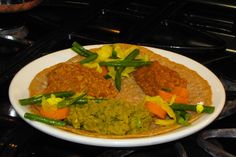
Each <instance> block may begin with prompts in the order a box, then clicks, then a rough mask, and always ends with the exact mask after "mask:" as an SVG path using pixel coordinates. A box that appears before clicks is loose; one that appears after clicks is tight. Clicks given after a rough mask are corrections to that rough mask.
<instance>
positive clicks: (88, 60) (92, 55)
mask: <svg viewBox="0 0 236 157" xmlns="http://www.w3.org/2000/svg"><path fill="white" fill-rule="evenodd" d="M97 57H98V54H96V53H94V54H91V55H90V56H88V57H87V58H85V59H83V60H81V61H80V64H85V63H89V62H92V61H93V60H95V59H96V58H97Z"/></svg>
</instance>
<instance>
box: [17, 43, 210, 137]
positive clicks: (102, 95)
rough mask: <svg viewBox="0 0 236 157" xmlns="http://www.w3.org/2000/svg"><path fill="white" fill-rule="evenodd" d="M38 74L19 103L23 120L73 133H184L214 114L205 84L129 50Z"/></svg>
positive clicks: (108, 49) (114, 47) (143, 51)
mask: <svg viewBox="0 0 236 157" xmlns="http://www.w3.org/2000/svg"><path fill="white" fill-rule="evenodd" d="M71 49H72V50H73V51H74V52H75V53H77V54H78V55H76V56H75V57H73V58H71V59H69V60H68V61H65V62H63V63H59V64H56V65H53V66H51V67H48V68H46V69H44V70H42V71H40V72H39V73H38V74H37V75H36V76H35V77H34V79H33V80H32V81H31V83H30V86H29V93H30V97H29V98H22V99H20V100H19V103H20V104H21V105H24V106H26V107H30V109H31V111H32V113H26V114H25V118H27V119H30V120H35V121H40V122H43V123H46V124H49V125H53V126H55V127H58V128H61V129H63V130H67V131H70V132H73V133H77V134H81V135H87V136H94V137H104V138H134V137H145V136H153V135H158V134H162V133H165V132H169V131H171V130H174V129H177V128H179V127H186V126H188V125H191V123H192V122H193V121H194V120H196V119H198V118H199V117H200V116H201V115H202V114H203V113H208V114H210V113H212V112H214V106H212V91H211V87H210V86H209V84H208V82H207V81H206V80H204V79H203V78H202V77H201V76H200V75H199V74H198V73H197V72H195V71H193V70H191V69H189V68H188V67H186V66H185V65H181V64H178V63H175V62H174V61H171V60H169V59H168V58H166V57H163V56H161V55H159V54H156V53H154V52H152V51H150V50H149V49H147V48H145V47H142V46H137V45H131V44H121V43H116V44H106V45H103V46H101V47H99V48H95V49H91V50H87V49H85V48H84V47H82V46H81V45H80V44H78V43H77V42H74V43H73V44H72V48H71Z"/></svg>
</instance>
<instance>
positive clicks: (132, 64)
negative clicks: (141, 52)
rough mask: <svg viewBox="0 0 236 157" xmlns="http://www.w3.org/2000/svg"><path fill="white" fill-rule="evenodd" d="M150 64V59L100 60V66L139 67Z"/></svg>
mask: <svg viewBox="0 0 236 157" xmlns="http://www.w3.org/2000/svg"><path fill="white" fill-rule="evenodd" d="M150 64H152V62H151V61H141V60H122V61H110V62H100V63H99V65H100V66H115V67H140V66H146V65H150Z"/></svg>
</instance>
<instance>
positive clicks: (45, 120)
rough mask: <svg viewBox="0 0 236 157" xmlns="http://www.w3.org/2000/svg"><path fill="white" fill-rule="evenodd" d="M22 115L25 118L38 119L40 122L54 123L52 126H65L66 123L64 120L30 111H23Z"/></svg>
mask: <svg viewBox="0 0 236 157" xmlns="http://www.w3.org/2000/svg"><path fill="white" fill-rule="evenodd" d="M24 117H25V118H26V119H30V120H33V121H38V122H42V123H45V124H49V125H54V126H65V125H66V122H64V121H60V120H55V119H51V118H46V117H42V116H40V115H36V114H32V113H25V115H24Z"/></svg>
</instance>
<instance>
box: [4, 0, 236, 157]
mask: <svg viewBox="0 0 236 157" xmlns="http://www.w3.org/2000/svg"><path fill="white" fill-rule="evenodd" d="M234 3H235V2H233V1H232V2H231V3H229V1H227V2H225V3H223V2H218V1H214V0H211V1H210V0H208V1H194V0H186V1H178V0H159V1H141V0H129V1H126V2H121V1H118V0H112V1H108V0H107V1H106V0H102V1H89V0H78V1H76V0H71V1H67V0H63V1H60V2H58V1H56V0H45V1H43V2H42V4H40V6H38V7H36V8H34V9H32V10H29V11H25V12H20V13H12V14H0V20H1V21H5V22H4V23H2V22H1V24H0V85H1V89H2V92H1V95H0V106H1V108H0V124H1V125H0V157H2V156H3V157H28V156H35V157H41V156H61V157H72V156H73V157H75V156H78V157H79V156H80V157H87V156H97V157H142V156H157V155H158V156H167V157H168V156H181V157H187V156H205V157H208V156H230V155H232V154H236V150H235V148H234V146H235V140H234V138H235V137H236V131H235V129H233V128H236V125H235V123H234V121H236V114H235V111H236V109H235V108H236V99H235V98H236V77H235V73H234V70H233V67H234V66H235V64H236V54H235V53H233V52H236V44H235V43H236V41H235V35H236V32H235V31H236V30H235V26H234V23H235V22H236V9H235V6H236V4H234ZM2 35H9V36H13V37H16V38H17V39H20V41H19V40H10V39H5V38H3V37H2ZM22 41H23V42H22ZM73 41H78V42H79V43H81V44H82V45H91V44H101V43H114V42H124V43H131V44H139V45H146V46H153V47H157V48H163V49H167V50H171V51H174V52H176V53H180V54H183V55H186V56H188V57H190V58H193V59H195V60H197V61H198V62H200V63H202V64H204V65H205V66H207V67H208V68H209V69H211V70H212V71H213V72H214V73H215V74H216V75H217V76H218V77H219V78H220V80H221V81H222V83H223V85H224V87H225V90H226V94H227V100H226V104H225V108H224V110H223V112H222V114H221V115H220V116H219V117H218V119H217V120H215V121H214V122H213V123H212V124H210V125H209V126H208V127H206V128H205V129H203V130H201V131H200V132H198V133H195V134H193V135H191V136H188V137H186V138H183V139H180V140H177V141H173V142H169V143H165V144H160V145H153V146H147V147H138V148H108V147H95V146H87V145H82V144H75V143H71V142H67V141H63V140H60V139H57V138H54V137H52V136H49V135H46V134H44V133H42V132H40V131H38V130H36V129H34V128H32V127H31V126H29V125H28V124H26V123H25V122H24V121H23V120H21V119H20V118H19V117H18V116H17V114H16V112H15V111H14V109H13V108H12V106H11V104H10V102H9V99H8V87H9V84H10V81H11V79H12V78H13V76H14V75H15V74H16V72H17V71H18V70H20V69H21V68H22V67H23V66H24V65H26V64H27V63H29V62H31V61H32V60H34V59H36V58H38V57H41V56H43V55H46V54H49V53H52V52H54V51H57V50H60V49H65V48H69V47H70V46H71V44H72V42H73ZM218 129H220V130H218ZM225 129H226V130H225ZM227 129H228V130H227ZM232 156H233V155H232Z"/></svg>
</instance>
